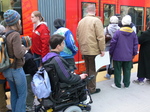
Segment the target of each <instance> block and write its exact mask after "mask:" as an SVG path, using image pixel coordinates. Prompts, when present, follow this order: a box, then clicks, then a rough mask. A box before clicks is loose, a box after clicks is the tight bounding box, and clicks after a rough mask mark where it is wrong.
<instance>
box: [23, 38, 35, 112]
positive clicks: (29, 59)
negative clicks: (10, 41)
mask: <svg viewBox="0 0 150 112" xmlns="http://www.w3.org/2000/svg"><path fill="white" fill-rule="evenodd" d="M22 44H23V45H24V46H25V47H27V48H29V47H30V46H31V39H30V37H28V36H24V37H22ZM24 57H25V64H24V66H23V70H24V72H25V74H26V80H27V98H26V112H31V111H33V110H32V107H33V102H34V93H33V92H32V88H31V81H32V78H33V75H34V74H35V73H36V71H37V70H38V68H37V66H36V63H35V61H34V58H33V54H32V52H31V50H30V49H29V50H28V51H27V53H26V54H25V56H24Z"/></svg>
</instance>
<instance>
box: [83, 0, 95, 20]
mask: <svg viewBox="0 0 150 112" xmlns="http://www.w3.org/2000/svg"><path fill="white" fill-rule="evenodd" d="M89 4H95V5H96V3H91V2H82V18H83V17H85V16H86V15H87V12H86V7H87V6H88V5H89Z"/></svg>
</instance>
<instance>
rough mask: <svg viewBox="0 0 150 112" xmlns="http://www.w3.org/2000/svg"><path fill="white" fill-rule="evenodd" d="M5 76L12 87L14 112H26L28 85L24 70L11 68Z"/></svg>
mask: <svg viewBox="0 0 150 112" xmlns="http://www.w3.org/2000/svg"><path fill="white" fill-rule="evenodd" d="M3 75H4V76H5V77H6V79H7V80H8V83H9V85H10V92H11V107H12V112H26V96H27V83H26V76H25V73H24V71H23V68H22V67H21V68H17V69H13V68H9V69H7V70H5V71H4V72H3Z"/></svg>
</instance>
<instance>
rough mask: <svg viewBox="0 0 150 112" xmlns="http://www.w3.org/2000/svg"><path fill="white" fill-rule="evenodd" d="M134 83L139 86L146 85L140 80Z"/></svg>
mask: <svg viewBox="0 0 150 112" xmlns="http://www.w3.org/2000/svg"><path fill="white" fill-rule="evenodd" d="M133 83H135V84H139V85H144V81H139V80H138V79H137V80H133Z"/></svg>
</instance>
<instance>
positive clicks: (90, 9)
mask: <svg viewBox="0 0 150 112" xmlns="http://www.w3.org/2000/svg"><path fill="white" fill-rule="evenodd" d="M86 11H87V13H89V14H93V15H95V13H96V7H95V4H89V5H88V6H87V9H86Z"/></svg>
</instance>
